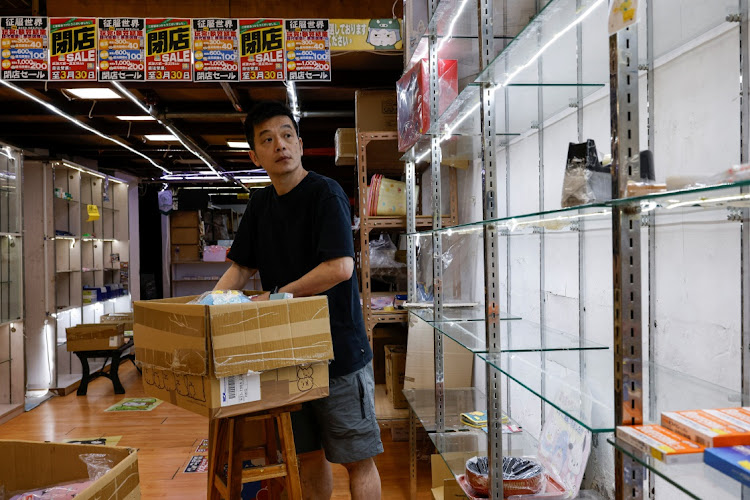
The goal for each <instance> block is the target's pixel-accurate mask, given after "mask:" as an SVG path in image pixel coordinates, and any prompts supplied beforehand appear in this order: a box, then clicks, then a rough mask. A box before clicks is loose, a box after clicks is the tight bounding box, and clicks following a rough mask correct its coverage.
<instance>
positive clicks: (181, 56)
mask: <svg viewBox="0 0 750 500" xmlns="http://www.w3.org/2000/svg"><path fill="white" fill-rule="evenodd" d="M191 61H192V54H191V48H190V19H174V18H168V19H164V18H160V19H146V80H147V81H175V80H177V81H192V69H191V66H192V65H191Z"/></svg>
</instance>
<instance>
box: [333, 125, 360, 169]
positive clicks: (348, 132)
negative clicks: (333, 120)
mask: <svg viewBox="0 0 750 500" xmlns="http://www.w3.org/2000/svg"><path fill="white" fill-rule="evenodd" d="M334 137H335V141H334V142H335V143H336V165H337V166H344V165H356V164H357V129H354V128H337V129H336V135H335V136H334Z"/></svg>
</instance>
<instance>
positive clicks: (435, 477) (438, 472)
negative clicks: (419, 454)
mask: <svg viewBox="0 0 750 500" xmlns="http://www.w3.org/2000/svg"><path fill="white" fill-rule="evenodd" d="M430 460H431V464H432V497H433V498H434V499H435V500H444V499H445V500H458V499H461V500H464V499H465V498H466V495H465V494H464V492H463V490H462V489H461V487H460V486H459V485H458V481H456V477H455V476H454V475H453V473H452V472H451V470H450V469H449V468H448V466H447V465H446V464H445V460H444V459H443V457H442V456H441V455H430Z"/></svg>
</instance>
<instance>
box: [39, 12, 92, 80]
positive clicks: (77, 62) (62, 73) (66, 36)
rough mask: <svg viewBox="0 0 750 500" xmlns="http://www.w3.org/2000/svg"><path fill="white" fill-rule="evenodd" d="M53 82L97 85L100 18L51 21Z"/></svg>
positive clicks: (51, 76)
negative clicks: (66, 81)
mask: <svg viewBox="0 0 750 500" xmlns="http://www.w3.org/2000/svg"><path fill="white" fill-rule="evenodd" d="M49 47H50V48H49V79H50V80H52V81H61V80H75V81H96V63H97V57H96V18H93V17H91V18H80V17H50V18H49Z"/></svg>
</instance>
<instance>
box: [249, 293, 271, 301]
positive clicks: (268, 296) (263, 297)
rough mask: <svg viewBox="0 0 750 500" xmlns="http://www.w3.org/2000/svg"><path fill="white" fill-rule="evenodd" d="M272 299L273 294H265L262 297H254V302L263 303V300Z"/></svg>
mask: <svg viewBox="0 0 750 500" xmlns="http://www.w3.org/2000/svg"><path fill="white" fill-rule="evenodd" d="M270 298H271V292H264V293H261V294H260V295H255V296H253V297H252V300H253V302H261V301H263V300H270Z"/></svg>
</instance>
